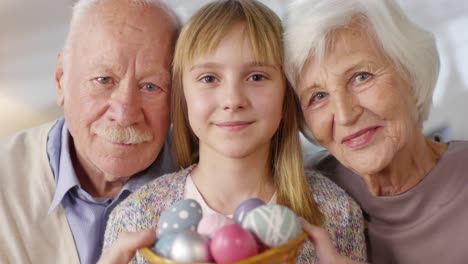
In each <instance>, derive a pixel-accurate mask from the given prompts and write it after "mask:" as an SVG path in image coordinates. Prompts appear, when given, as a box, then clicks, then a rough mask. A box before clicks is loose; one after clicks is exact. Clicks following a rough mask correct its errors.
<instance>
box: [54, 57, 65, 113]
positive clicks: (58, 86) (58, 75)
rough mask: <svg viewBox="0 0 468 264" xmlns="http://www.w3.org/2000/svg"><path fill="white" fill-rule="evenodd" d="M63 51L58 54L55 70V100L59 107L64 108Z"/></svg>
mask: <svg viewBox="0 0 468 264" xmlns="http://www.w3.org/2000/svg"><path fill="white" fill-rule="evenodd" d="M62 82H63V51H60V52H59V53H58V54H57V58H56V60H55V69H54V83H55V99H56V100H57V104H58V105H59V106H63V101H64V96H63V85H62Z"/></svg>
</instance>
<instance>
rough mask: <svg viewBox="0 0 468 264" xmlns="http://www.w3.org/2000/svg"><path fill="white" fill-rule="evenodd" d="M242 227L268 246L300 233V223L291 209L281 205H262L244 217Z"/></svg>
mask: <svg viewBox="0 0 468 264" xmlns="http://www.w3.org/2000/svg"><path fill="white" fill-rule="evenodd" d="M242 227H243V228H245V229H247V230H249V231H250V232H252V233H253V234H254V235H255V236H256V237H257V239H259V240H260V241H261V242H262V243H263V244H265V245H266V246H268V247H276V246H279V245H282V244H284V243H287V242H288V241H289V240H291V239H293V238H295V237H296V236H298V235H299V234H300V233H301V224H300V222H299V219H298V218H297V216H296V214H295V213H294V212H293V211H291V209H289V208H287V207H285V206H282V205H275V204H269V205H262V206H259V207H257V208H255V209H253V210H252V211H250V213H249V214H248V215H247V216H246V217H245V219H244V221H243V222H242Z"/></svg>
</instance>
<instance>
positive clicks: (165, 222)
mask: <svg viewBox="0 0 468 264" xmlns="http://www.w3.org/2000/svg"><path fill="white" fill-rule="evenodd" d="M201 218H202V209H201V206H200V204H198V202H197V201H195V200H192V199H185V200H180V201H178V202H176V203H174V204H173V205H172V206H171V207H169V208H168V209H166V210H165V211H164V212H163V213H162V214H161V217H160V218H159V220H158V228H157V230H158V231H157V236H158V237H161V236H162V235H164V234H166V233H178V232H181V231H183V230H186V229H190V230H192V231H196V230H197V226H198V223H199V222H200V219H201Z"/></svg>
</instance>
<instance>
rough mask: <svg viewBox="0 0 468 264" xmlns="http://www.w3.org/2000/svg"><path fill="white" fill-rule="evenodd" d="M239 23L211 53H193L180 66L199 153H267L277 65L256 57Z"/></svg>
mask: <svg viewBox="0 0 468 264" xmlns="http://www.w3.org/2000/svg"><path fill="white" fill-rule="evenodd" d="M244 28H245V24H243V23H238V24H235V25H233V26H232V28H231V29H230V30H229V31H228V32H227V33H226V36H225V37H224V38H223V39H222V40H221V41H220V43H219V45H218V47H217V48H216V49H215V50H214V51H213V52H212V53H209V54H206V55H200V56H198V57H197V56H195V58H194V60H193V63H192V64H190V65H186V67H185V68H184V71H183V87H184V94H185V98H186V101H187V111H188V118H189V123H190V126H191V128H192V130H193V132H194V133H195V135H196V136H197V137H198V138H199V146H200V153H202V152H205V153H207V152H209V153H216V154H220V155H223V156H227V157H231V158H243V157H247V156H251V155H254V154H255V153H260V152H265V153H268V151H269V147H270V141H271V138H272V137H273V135H274V134H275V132H276V130H277V129H278V126H279V123H280V121H281V118H282V105H283V97H284V92H285V82H284V78H283V75H282V72H281V68H280V65H272V64H268V63H266V62H265V63H257V62H256V60H255V58H254V54H253V53H252V49H251V45H250V43H249V42H250V41H249V39H248V38H247V37H245V34H244Z"/></svg>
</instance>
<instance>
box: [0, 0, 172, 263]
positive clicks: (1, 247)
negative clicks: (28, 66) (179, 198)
mask: <svg viewBox="0 0 468 264" xmlns="http://www.w3.org/2000/svg"><path fill="white" fill-rule="evenodd" d="M178 28H179V23H178V20H177V18H176V16H175V15H174V13H173V12H172V11H171V10H170V9H169V8H168V7H166V6H165V5H163V4H162V3H160V2H158V1H150V0H146V1H143V0H140V1H137V0H81V1H79V2H78V3H77V4H76V5H75V7H74V9H73V17H72V20H71V26H70V32H69V34H68V37H67V40H66V42H65V47H64V49H63V51H62V52H61V53H60V54H59V55H58V57H57V63H56V68H55V81H56V93H57V101H58V103H59V105H61V106H63V108H64V118H62V119H60V120H58V121H56V122H54V123H53V124H46V125H43V126H40V127H37V128H33V129H31V130H28V131H24V132H21V133H19V134H17V135H15V136H14V137H13V138H11V139H10V141H9V142H8V143H7V144H6V145H5V146H4V147H3V148H2V149H1V150H0V182H1V185H0V186H1V187H0V189H1V190H0V196H1V198H0V208H1V210H0V219H1V220H2V221H1V222H2V226H1V227H0V230H1V231H0V232H1V233H0V262H1V263H96V261H97V260H98V258H99V255H100V253H101V250H102V238H103V232H104V229H105V224H106V219H107V216H108V214H109V213H110V211H111V210H112V208H113V207H114V206H115V205H116V204H117V203H118V202H119V201H121V200H122V199H124V198H125V197H126V196H128V195H129V194H130V193H131V192H133V191H134V190H135V189H136V188H137V187H139V186H140V185H142V184H143V183H145V182H147V181H148V180H150V179H151V178H154V177H155V176H157V175H161V174H163V173H166V172H169V171H171V170H172V162H171V157H170V149H169V146H168V142H167V140H166V135H167V132H168V129H169V103H170V100H169V98H170V97H169V94H170V80H171V78H170V64H171V59H172V52H173V47H174V44H175V40H176V37H177V32H178Z"/></svg>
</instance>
